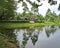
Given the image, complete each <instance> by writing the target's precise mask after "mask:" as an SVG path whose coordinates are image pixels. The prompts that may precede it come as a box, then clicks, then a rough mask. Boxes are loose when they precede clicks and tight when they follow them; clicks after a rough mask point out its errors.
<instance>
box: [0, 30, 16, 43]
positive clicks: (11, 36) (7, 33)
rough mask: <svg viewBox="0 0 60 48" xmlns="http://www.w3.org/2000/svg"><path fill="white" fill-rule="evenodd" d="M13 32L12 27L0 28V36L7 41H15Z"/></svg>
mask: <svg viewBox="0 0 60 48" xmlns="http://www.w3.org/2000/svg"><path fill="white" fill-rule="evenodd" d="M13 32H14V29H0V36H3V37H4V38H5V39H8V41H9V42H12V43H16V37H15V34H14V33H13Z"/></svg>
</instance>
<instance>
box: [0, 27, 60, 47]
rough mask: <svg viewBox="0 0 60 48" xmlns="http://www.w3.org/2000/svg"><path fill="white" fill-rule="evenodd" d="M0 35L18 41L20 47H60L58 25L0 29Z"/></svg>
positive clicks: (59, 29)
mask: <svg viewBox="0 0 60 48" xmlns="http://www.w3.org/2000/svg"><path fill="white" fill-rule="evenodd" d="M0 35H2V36H4V37H5V38H8V39H9V41H11V42H13V43H17V44H18V46H19V47H20V48H60V28H59V27H58V26H45V27H28V28H20V29H0Z"/></svg>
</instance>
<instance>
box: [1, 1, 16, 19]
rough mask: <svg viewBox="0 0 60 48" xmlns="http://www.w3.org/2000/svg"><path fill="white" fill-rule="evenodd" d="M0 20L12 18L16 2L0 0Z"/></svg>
mask: <svg viewBox="0 0 60 48" xmlns="http://www.w3.org/2000/svg"><path fill="white" fill-rule="evenodd" d="M0 2H1V3H0V20H10V19H13V18H14V10H15V9H16V4H15V1H14V0H1V1H0Z"/></svg>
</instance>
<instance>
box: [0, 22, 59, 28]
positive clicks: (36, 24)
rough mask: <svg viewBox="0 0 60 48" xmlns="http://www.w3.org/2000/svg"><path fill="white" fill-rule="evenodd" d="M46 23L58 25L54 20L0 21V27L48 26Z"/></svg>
mask: <svg viewBox="0 0 60 48" xmlns="http://www.w3.org/2000/svg"><path fill="white" fill-rule="evenodd" d="M48 25H60V24H58V23H54V22H45V23H7V22H5V23H0V27H1V28H3V27H4V28H20V27H31V26H48Z"/></svg>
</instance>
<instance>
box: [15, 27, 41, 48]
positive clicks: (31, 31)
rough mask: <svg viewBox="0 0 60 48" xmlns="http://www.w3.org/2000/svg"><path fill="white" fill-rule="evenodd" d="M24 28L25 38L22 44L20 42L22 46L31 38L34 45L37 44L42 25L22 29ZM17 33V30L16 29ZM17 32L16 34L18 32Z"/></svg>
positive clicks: (21, 47)
mask: <svg viewBox="0 0 60 48" xmlns="http://www.w3.org/2000/svg"><path fill="white" fill-rule="evenodd" d="M22 30H23V32H22V33H23V39H22V44H20V48H25V46H26V44H27V41H28V40H29V38H30V39H31V40H32V43H33V45H35V44H36V42H37V41H38V35H39V32H40V30H41V31H42V29H41V27H40V28H39V29H38V28H35V27H33V28H32V27H30V28H25V29H22ZM15 32H16V33H17V30H16V31H15ZM16 33H15V34H16Z"/></svg>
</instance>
